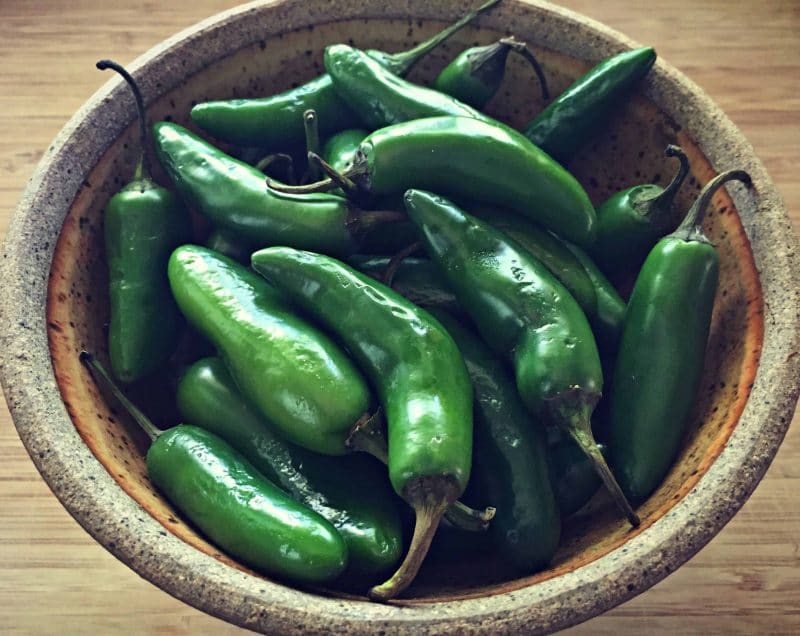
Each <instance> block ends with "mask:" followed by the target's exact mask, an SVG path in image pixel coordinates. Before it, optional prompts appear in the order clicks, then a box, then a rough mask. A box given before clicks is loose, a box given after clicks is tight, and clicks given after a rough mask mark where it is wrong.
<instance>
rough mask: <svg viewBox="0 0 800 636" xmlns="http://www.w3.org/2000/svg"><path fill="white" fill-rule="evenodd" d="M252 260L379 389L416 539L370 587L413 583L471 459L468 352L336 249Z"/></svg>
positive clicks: (392, 461) (391, 592) (395, 478)
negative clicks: (331, 253) (337, 256)
mask: <svg viewBox="0 0 800 636" xmlns="http://www.w3.org/2000/svg"><path fill="white" fill-rule="evenodd" d="M252 265H253V268H254V269H255V270H256V271H258V272H259V273H261V274H262V275H264V276H265V277H266V278H267V279H268V280H269V281H270V282H271V283H272V284H273V285H275V286H276V287H278V288H279V289H280V290H281V291H283V292H285V293H286V294H287V295H288V296H289V297H290V298H292V300H294V301H295V302H296V303H297V304H298V305H299V306H301V307H302V308H303V310H305V311H307V312H309V313H310V314H311V315H312V316H313V317H314V318H315V319H317V320H319V321H320V322H322V323H323V324H324V325H325V326H326V327H327V328H329V329H330V330H332V331H333V332H335V333H336V335H337V336H338V337H339V338H340V339H341V340H342V341H343V342H344V344H345V345H346V346H347V348H348V350H349V351H350V352H351V354H352V355H353V356H354V357H355V359H356V360H357V361H358V363H359V365H360V366H361V368H362V369H363V370H364V372H365V373H366V374H367V375H368V376H369V378H370V379H371V381H372V384H373V386H374V387H375V389H376V390H377V392H378V394H379V396H380V401H381V405H382V407H383V409H384V411H385V414H386V420H387V425H388V429H389V476H390V478H391V480H392V485H393V486H394V489H395V492H397V493H398V494H399V495H400V496H401V497H403V499H405V500H406V501H407V502H408V503H409V504H410V505H411V506H412V508H414V510H415V513H416V516H417V521H416V526H415V529H414V537H413V538H412V542H411V547H410V548H409V552H408V554H407V555H406V558H405V560H404V561H403V563H402V564H401V565H400V568H399V569H398V570H397V572H396V573H395V575H394V576H393V577H392V578H391V579H390V580H389V581H387V582H386V583H384V584H383V585H381V586H378V587H376V588H373V589H372V591H371V596H372V597H373V598H376V599H379V600H386V599H389V598H393V597H394V596H396V595H397V594H399V593H400V592H402V591H403V590H404V589H405V588H406V587H407V586H408V585H410V584H411V582H412V581H413V579H414V577H415V576H416V573H417V571H418V569H419V567H420V565H421V564H422V560H423V559H424V557H425V554H426V553H427V550H428V547H429V546H430V542H431V540H432V538H433V535H434V533H435V532H436V528H437V526H438V524H439V520H440V519H441V516H442V515H443V514H444V512H445V510H446V509H447V508H448V506H449V505H450V504H452V503H453V502H454V501H456V499H458V497H459V496H460V495H461V493H462V492H463V490H464V488H465V487H466V484H467V481H468V480H469V473H470V467H471V463H472V388H471V385H470V381H469V376H468V375H467V371H466V369H465V367H464V361H463V359H462V357H461V354H460V353H459V351H458V348H457V347H456V344H455V343H454V342H453V339H452V338H451V337H450V336H449V335H448V333H447V331H446V330H445V329H444V328H443V327H442V325H441V324H440V323H439V322H438V321H437V320H436V319H435V318H433V317H432V316H431V315H430V314H428V313H427V312H425V311H423V310H422V309H420V308H419V307H416V306H415V305H413V304H411V303H410V302H409V301H407V300H406V299H405V298H403V297H402V296H400V295H399V294H397V293H396V292H394V291H392V290H391V289H389V288H388V287H386V286H385V285H382V284H380V283H378V282H376V281H374V280H373V279H371V278H369V277H368V276H366V275H365V274H361V273H359V272H357V271H355V270H354V269H352V268H351V267H349V266H347V265H345V264H344V263H340V262H339V261H336V260H334V259H332V258H329V257H326V256H321V255H319V254H312V253H310V252H301V251H298V250H293V249H290V248H281V247H274V248H268V249H265V250H261V251H259V252H256V253H255V254H253V259H252Z"/></svg>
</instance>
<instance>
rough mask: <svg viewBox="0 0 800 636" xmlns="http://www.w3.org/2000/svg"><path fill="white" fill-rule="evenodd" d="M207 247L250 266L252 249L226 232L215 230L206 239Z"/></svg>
mask: <svg viewBox="0 0 800 636" xmlns="http://www.w3.org/2000/svg"><path fill="white" fill-rule="evenodd" d="M206 247H207V248H208V249H210V250H214V251H215V252H219V253H220V254H222V255H223V256H227V257H228V258H230V259H232V260H234V261H236V262H237V263H241V264H242V265H249V264H250V253H251V252H252V251H253V250H252V248H251V247H250V246H248V245H247V244H246V243H244V242H242V241H240V240H238V239H237V238H235V237H233V236H231V235H230V234H228V233H227V232H225V230H213V231H212V232H211V234H209V235H208V238H207V239H206Z"/></svg>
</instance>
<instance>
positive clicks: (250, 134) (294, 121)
mask: <svg viewBox="0 0 800 636" xmlns="http://www.w3.org/2000/svg"><path fill="white" fill-rule="evenodd" d="M499 1H500V0H489V1H488V2H485V3H484V4H482V5H481V6H480V7H478V8H477V9H475V10H474V11H471V12H470V13H468V14H466V15H465V16H464V17H463V18H461V19H460V20H458V21H457V22H455V23H453V24H452V25H450V26H449V27H447V28H446V29H444V30H442V31H441V32H440V33H438V34H436V35H435V36H433V37H432V38H430V39H429V40H426V41H425V42H422V43H421V44H419V45H418V46H415V47H414V48H413V49H410V50H408V51H403V52H400V53H384V52H383V51H368V53H369V55H370V56H371V57H372V58H373V59H375V60H377V61H378V62H379V63H380V64H382V65H384V66H386V68H388V69H391V71H392V72H393V73H396V74H397V75H405V74H406V73H408V72H409V71H410V70H411V69H412V68H413V67H414V65H415V64H416V63H417V62H418V61H419V60H420V59H421V58H422V57H424V56H425V55H426V54H427V53H429V52H430V51H431V50H432V49H434V48H436V47H437V46H438V45H439V44H441V43H442V42H444V41H445V40H446V39H447V38H449V37H450V36H451V35H453V34H454V33H455V32H456V31H458V30H459V29H461V28H462V27H464V26H466V25H467V24H469V23H470V22H472V21H473V20H474V19H475V18H476V17H477V16H478V15H480V14H481V13H483V12H484V11H486V10H488V9H490V8H491V7H493V6H494V5H496V4H497V3H498V2H499ZM310 108H312V109H314V110H315V111H316V112H317V115H318V117H319V124H320V134H322V135H323V136H327V135H329V134H331V133H334V132H336V131H338V130H343V129H345V128H352V127H353V126H355V125H357V124H358V117H357V116H356V115H355V114H354V113H353V112H352V111H351V110H350V109H349V108H348V107H347V104H346V103H345V102H344V101H342V100H341V99H340V98H339V95H338V94H337V92H336V90H335V89H334V88H333V83H332V82H331V78H330V75H327V74H325V75H321V76H319V77H317V78H315V79H313V80H311V81H310V82H307V83H306V84H303V85H302V86H299V87H297V88H293V89H290V90H288V91H285V92H283V93H279V94H278V95H272V96H271V97H263V98H257V99H232V100H222V101H212V102H204V103H202V104H197V105H196V106H194V108H192V111H191V117H192V121H193V122H194V123H195V124H197V125H198V126H200V127H201V128H203V129H204V130H206V131H208V132H210V133H211V134H212V135H214V136H215V137H217V138H218V139H221V140H223V141H227V142H230V143H234V144H239V145H242V146H262V147H265V148H269V149H274V148H287V147H292V146H296V145H300V144H301V143H302V140H303V121H302V115H303V113H304V112H305V111H306V110H308V109H310Z"/></svg>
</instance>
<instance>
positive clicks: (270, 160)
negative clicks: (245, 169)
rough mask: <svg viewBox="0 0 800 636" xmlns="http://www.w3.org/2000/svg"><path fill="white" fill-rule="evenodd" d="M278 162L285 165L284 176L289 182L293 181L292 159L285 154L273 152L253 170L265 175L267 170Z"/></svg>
mask: <svg viewBox="0 0 800 636" xmlns="http://www.w3.org/2000/svg"><path fill="white" fill-rule="evenodd" d="M279 161H282V162H283V163H285V164H286V166H287V168H286V176H287V177H289V181H294V159H292V156H291V155H287V154H286V153H285V152H274V153H272V154H271V155H267V156H266V157H264V158H263V159H261V160H260V161H259V162H258V163H257V164H256V165H255V168H256V170H258V171H260V172H264V173H266V171H267V168H269V167H270V166H271V165H272V164H274V163H277V162H279Z"/></svg>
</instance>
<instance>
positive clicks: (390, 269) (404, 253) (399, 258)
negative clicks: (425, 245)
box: [381, 241, 422, 287]
mask: <svg viewBox="0 0 800 636" xmlns="http://www.w3.org/2000/svg"><path fill="white" fill-rule="evenodd" d="M420 248H422V244H421V243H420V242H419V241H415V242H414V243H412V244H411V245H408V246H406V247H404V248H403V249H402V250H400V251H399V252H397V253H396V254H395V255H394V256H392V258H390V259H389V263H388V264H387V265H386V269H385V270H384V271H383V276H382V277H381V278H382V279H383V284H384V285H386V286H387V287H391V286H392V283H393V282H394V277H395V274H397V270H398V268H399V267H400V265H401V264H402V262H403V261H404V260H405V259H406V258H408V257H409V256H411V255H412V254H413V253H414V252H416V251H417V250H419V249H420Z"/></svg>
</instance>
